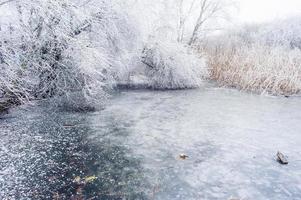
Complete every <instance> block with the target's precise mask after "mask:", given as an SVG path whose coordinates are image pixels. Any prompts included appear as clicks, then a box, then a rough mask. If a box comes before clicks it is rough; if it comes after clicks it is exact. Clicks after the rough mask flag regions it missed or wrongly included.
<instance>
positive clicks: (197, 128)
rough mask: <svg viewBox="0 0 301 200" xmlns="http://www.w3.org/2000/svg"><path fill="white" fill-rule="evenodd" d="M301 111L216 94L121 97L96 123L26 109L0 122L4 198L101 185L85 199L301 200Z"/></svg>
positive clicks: (282, 103) (298, 101) (286, 101)
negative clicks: (79, 182)
mask: <svg viewBox="0 0 301 200" xmlns="http://www.w3.org/2000/svg"><path fill="white" fill-rule="evenodd" d="M300 105H301V98H299V97H293V98H281V97H269V96H258V95H252V94H246V93H242V92H238V91H236V90H231V89H220V88H216V87H214V86H208V87H206V88H205V89H196V90H185V91H183V90H182V91H147V90H140V91H139V90H136V91H121V92H120V93H117V94H116V95H114V97H113V98H112V99H111V101H109V104H108V105H107V107H106V108H105V109H104V110H102V111H99V112H94V113H66V112H58V111H53V110H51V109H50V108H43V106H31V107H28V106H27V107H26V109H24V107H23V108H18V109H16V110H14V111H12V113H11V114H10V115H8V116H7V118H6V119H3V120H1V121H0V136H1V140H0V147H1V148H0V156H1V163H0V166H1V168H0V187H1V191H0V197H1V199H3V198H5V197H6V198H10V199H14V198H13V197H15V198H16V199H18V198H20V197H23V198H24V199H26V198H28V199H30V198H34V197H36V198H42V199H45V198H51V197H53V195H54V193H56V192H57V193H59V194H60V195H61V196H62V197H65V198H66V199H68V198H69V197H70V196H71V195H72V194H75V193H76V186H75V185H74V184H72V180H73V179H74V177H76V176H81V177H83V176H89V175H95V176H97V177H98V179H97V181H96V182H95V183H93V184H91V185H89V186H87V187H86V188H85V190H84V191H85V192H84V195H85V197H87V198H88V197H89V198H91V197H98V198H102V199H121V198H123V197H124V198H127V199H164V200H166V199H167V200H168V199H170V200H175V199H185V200H189V199H198V200H199V199H208V200H215V199H216V200H217V199H230V198H241V199H250V200H253V199H256V200H267V199H271V200H292V199H300V198H301V178H300V177H301V158H300V157H301V123H300V122H301V112H300ZM64 124H65V127H64V126H63V125H64ZM66 124H67V125H68V126H66ZM278 150H279V151H281V152H282V153H284V154H285V155H287V156H288V161H289V164H288V165H287V166H283V165H280V164H279V163H277V162H276V160H275V159H276V157H275V156H276V153H277V151H278ZM181 153H185V154H187V155H188V156H189V158H188V159H187V160H180V159H178V156H179V154H181Z"/></svg>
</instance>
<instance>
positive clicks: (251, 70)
mask: <svg viewBox="0 0 301 200" xmlns="http://www.w3.org/2000/svg"><path fill="white" fill-rule="evenodd" d="M300 19H301V18H295V19H289V20H286V21H283V22H277V23H276V22H275V23H272V24H266V25H257V26H247V27H245V28H243V29H241V30H236V31H230V32H228V33H226V34H224V35H221V36H219V37H214V38H212V39H211V40H209V41H207V45H206V46H202V47H201V48H202V49H201V50H202V52H206V53H207V56H208V66H209V71H210V77H211V79H213V80H216V81H217V82H218V83H219V84H220V85H223V86H230V87H236V88H239V89H241V90H248V91H254V92H260V93H270V94H274V95H292V94H297V93H300V92H301V48H300V47H301V39H300V35H301V23H300ZM225 38H227V39H226V40H225Z"/></svg>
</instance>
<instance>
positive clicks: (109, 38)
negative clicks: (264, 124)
mask: <svg viewBox="0 0 301 200" xmlns="http://www.w3.org/2000/svg"><path fill="white" fill-rule="evenodd" d="M115 8H116V7H114V6H113V3H111V2H110V1H97V0H91V1H84V0H36V1H31V0H24V1H15V2H14V1H13V2H10V3H9V6H8V8H7V9H9V10H10V12H11V13H12V16H15V17H14V18H10V19H9V21H8V19H7V18H5V19H3V18H0V21H1V23H0V24H1V25H2V26H1V29H0V38H1V43H0V58H1V59H0V68H1V72H0V73H1V74H0V90H1V93H4V94H6V95H7V94H10V95H12V96H14V97H15V98H17V99H19V100H21V101H24V100H28V99H32V98H47V97H60V98H63V99H65V100H64V102H68V101H70V102H72V104H73V103H74V101H76V100H78V99H81V101H80V102H77V103H79V104H81V103H83V104H85V103H87V104H89V105H90V104H91V105H93V104H94V103H96V102H102V100H103V99H104V98H105V96H106V94H107V93H106V91H107V90H108V89H110V88H111V87H112V85H113V84H114V81H115V80H117V79H118V78H119V77H120V76H121V73H122V72H124V71H126V68H127V67H128V66H129V65H130V62H131V60H132V58H131V57H132V56H133V54H134V53H136V52H137V51H136V50H135V45H136V42H135V40H136V33H135V31H136V29H135V28H134V26H133V25H132V24H131V21H130V20H129V19H128V17H127V15H126V14H125V13H123V12H121V11H120V10H118V9H115ZM72 94H76V97H78V95H80V96H81V98H75V99H72V98H73V97H74V95H72Z"/></svg>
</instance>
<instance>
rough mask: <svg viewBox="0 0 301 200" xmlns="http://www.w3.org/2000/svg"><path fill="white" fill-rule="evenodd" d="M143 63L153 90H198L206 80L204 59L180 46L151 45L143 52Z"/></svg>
mask: <svg viewBox="0 0 301 200" xmlns="http://www.w3.org/2000/svg"><path fill="white" fill-rule="evenodd" d="M142 59H143V63H144V64H145V65H147V66H148V67H147V76H148V77H149V78H150V83H149V84H150V87H151V88H153V89H187V88H196V87H199V86H200V85H201V84H202V81H203V80H204V78H206V75H207V70H206V63H205V61H204V59H202V58H199V57H197V56H196V54H195V53H193V52H189V50H188V49H187V48H186V47H185V46H183V45H181V44H179V43H173V42H164V41H157V42H152V43H149V44H148V45H147V46H146V47H145V49H144V51H143V58H142Z"/></svg>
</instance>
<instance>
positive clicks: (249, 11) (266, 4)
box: [236, 0, 301, 23]
mask: <svg viewBox="0 0 301 200" xmlns="http://www.w3.org/2000/svg"><path fill="white" fill-rule="evenodd" d="M236 2H237V4H238V7H239V15H238V16H240V17H239V19H238V20H239V21H240V22H251V23H252V22H267V21H271V20H273V19H283V18H286V17H289V16H293V15H301V0H236Z"/></svg>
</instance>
